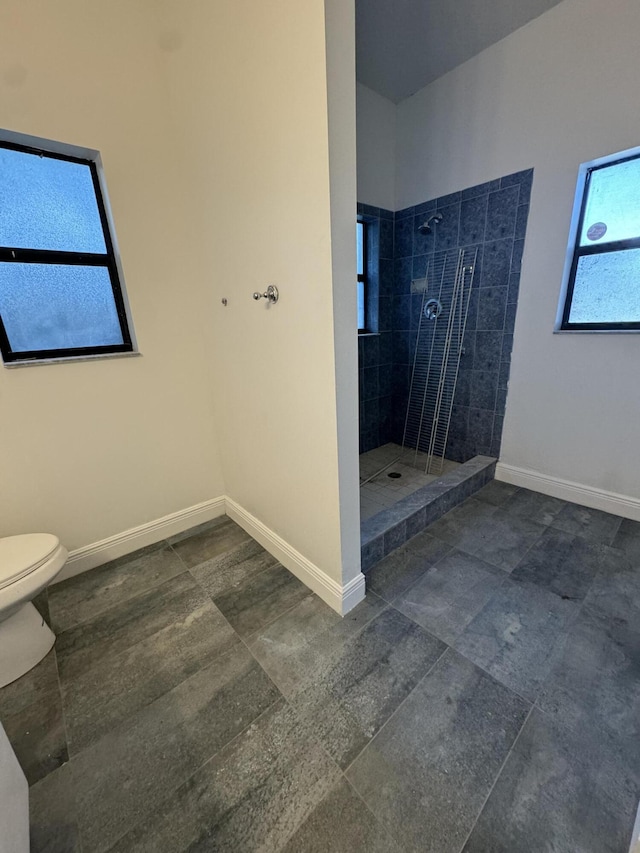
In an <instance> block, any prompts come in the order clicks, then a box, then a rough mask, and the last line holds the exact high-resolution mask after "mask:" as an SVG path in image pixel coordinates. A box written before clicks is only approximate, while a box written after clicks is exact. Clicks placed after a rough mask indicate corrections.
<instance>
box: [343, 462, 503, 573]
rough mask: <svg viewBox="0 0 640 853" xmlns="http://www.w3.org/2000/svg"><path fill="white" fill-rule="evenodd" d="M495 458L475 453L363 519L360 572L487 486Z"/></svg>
mask: <svg viewBox="0 0 640 853" xmlns="http://www.w3.org/2000/svg"><path fill="white" fill-rule="evenodd" d="M497 461H498V460H497V459H494V457H492V456H474V457H473V459H470V460H469V461H468V462H465V463H463V464H462V465H460V466H459V467H458V468H456V469H455V471H450V472H449V473H448V474H444V475H443V476H442V477H439V478H438V479H437V480H434V481H433V482H431V483H428V484H427V485H426V486H422V488H420V489H418V490H417V491H415V492H412V494H410V495H407V496H406V497H405V498H402V500H399V501H398V502H397V503H395V504H394V505H393V506H392V507H389V509H383V510H382V512H379V513H377V514H376V515H374V516H372V517H371V518H368V519H367V520H366V521H363V522H362V525H361V530H360V554H361V563H362V571H363V572H368V571H369V570H370V569H371V568H373V566H375V564H376V563H378V562H380V560H382V558H383V557H386V556H387V555H388V554H390V553H391V552H392V551H395V550H396V548H400V547H401V546H402V545H404V543H405V542H407V541H408V540H409V539H411V538H412V537H413V536H416V535H417V534H418V533H421V532H422V531H423V530H424V529H425V528H426V527H428V526H429V525H430V524H433V522H434V521H437V520H438V519H439V518H441V517H442V516H443V515H445V513H447V512H449V510H451V509H453V508H454V506H458V504H461V503H462V502H463V501H465V500H466V499H467V498H468V497H471V495H473V494H474V493H475V492H477V491H478V490H479V489H481V488H482V487H483V486H486V484H487V483H488V482H489V481H490V480H493V478H494V475H495V470H496V462H497Z"/></svg>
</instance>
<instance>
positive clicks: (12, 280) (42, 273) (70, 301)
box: [0, 264, 122, 352]
mask: <svg viewBox="0 0 640 853" xmlns="http://www.w3.org/2000/svg"><path fill="white" fill-rule="evenodd" d="M79 292H81V293H82V299H81V300H78V293H79ZM0 316H1V317H2V320H3V323H4V328H5V333H6V335H7V337H8V338H9V343H10V344H11V349H12V350H13V351H14V352H30V351H31V350H58V349H72V348H79V347H98V346H112V345H118V344H122V332H121V331H120V322H119V320H118V312H117V311H116V309H115V305H114V303H113V292H112V290H111V281H110V279H109V271H108V270H107V269H105V267H81V266H58V265H56V264H0Z"/></svg>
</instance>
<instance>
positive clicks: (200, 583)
mask: <svg viewBox="0 0 640 853" xmlns="http://www.w3.org/2000/svg"><path fill="white" fill-rule="evenodd" d="M254 541H255V540H254ZM242 544H246V543H242ZM234 550H235V549H234ZM263 551H264V552H265V554H269V552H268V551H267V550H266V548H263ZM225 553H231V552H225ZM219 556H221V555H219ZM253 556H258V555H257V554H254V555H253ZM269 556H270V557H272V558H273V560H274V562H273V563H272V564H271V565H270V566H265V567H264V568H262V569H259V570H258V571H257V572H254V573H253V574H251V575H248V576H247V577H246V578H243V579H242V580H241V581H240V582H239V584H241V583H244V582H245V581H249V580H253V579H254V578H257V577H259V576H260V575H262V574H264V573H265V572H268V571H269V569H273V568H274V566H282V563H281V562H280V561H279V560H278V559H277V557H274V556H273V554H270V555H269ZM211 559H213V558H211ZM247 559H248V560H250V559H252V558H251V557H248V558H247ZM208 562H209V560H203V562H202V563H198V565H197V566H192V567H191V568H190V569H187V571H188V572H189V574H190V575H191V577H192V578H193V580H194V581H195V583H197V584H198V586H199V587H200V588H201V589H202V590H203V591H204V593H205V595H207V596H208V597H209V598H210V599H211V601H213V603H214V604H215V599H214V597H213V595H212V594H211V593H210V592H209V590H208V589H207V588H206V587H205V585H204V584H203V583H202V581H200V580H198V578H197V577H196V576H195V575H194V574H193V572H194V569H201V568H202V566H204V564H205V563H208ZM244 562H247V561H246V560H242V561H241V563H237V564H236V565H242V563H244ZM282 568H283V569H286V566H282ZM287 571H288V570H287ZM290 574H292V573H291V572H290ZM294 577H295V575H294ZM239 584H238V585H239ZM232 588H233V585H232V586H231V587H228V588H227V589H225V590H224V591H223V592H221V593H219V594H218V593H217V594H216V598H220V597H221V596H223V595H225V594H226V593H227V592H229V591H230V590H231V589H232ZM217 606H218V605H217V604H216V607H217Z"/></svg>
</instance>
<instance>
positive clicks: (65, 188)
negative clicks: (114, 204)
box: [0, 148, 107, 253]
mask: <svg viewBox="0 0 640 853" xmlns="http://www.w3.org/2000/svg"><path fill="white" fill-rule="evenodd" d="M0 246H11V247H14V248H17V247H19V248H22V249H51V250H58V251H63V252H97V253H104V252H106V251H107V247H106V246H105V241H104V234H103V232H102V223H101V222H100V212H99V209H98V203H97V201H96V193H95V190H94V187H93V179H92V175H91V169H90V167H89V166H88V165H86V164H84V163H74V162H70V161H68V160H58V159H56V158H53V157H40V156H39V155H37V154H29V153H27V152H25V151H16V150H14V149H12V148H0Z"/></svg>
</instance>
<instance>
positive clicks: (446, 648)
mask: <svg viewBox="0 0 640 853" xmlns="http://www.w3.org/2000/svg"><path fill="white" fill-rule="evenodd" d="M397 612H399V611H397ZM401 615H403V616H404V614H401ZM405 618H406V617H405ZM418 627H420V626H418ZM420 630H422V631H424V628H421V629H420ZM425 634H428V635H429V637H433V634H429V632H428V631H425ZM433 639H435V640H437V642H439V643H444V641H443V640H438V638H437V637H433ZM450 650H451V646H449V644H448V643H444V649H443V650H442V652H441V653H440V654H439V655H438V657H437V658H436V660H435V661H434V662H433V663H432V664H431V666H430V667H429V669H428V670H427V672H425V674H424V675H423V676H422V678H420V679H418V681H417V682H416V683H415V684H414V686H413V687H412V688H411V690H410V691H409V692H408V693H407V695H406V696H405V697H404V699H403V700H402V702H400V704H399V705H397V707H396V708H394V710H393V712H392V713H391V714H390V715H389V716H388V717H387V719H386V720H385V721H384V723H383V724H382V725H381V726H380V728H379V729H378V731H377V732H376V733H375V734H374V735H373V737H372V738H371V739H370V740H369V742H368V743H366V744H365V745H364V746H363V747H362V749H361V750H360V752H359V753H358V754H357V755H356V756H355V758H354V759H353V760H352V761H350V762H349V764H348V765H347V766H346V767H345V768H344V770H343V771H342V772H343V773H344V774H345V776H346V775H347V773H348V771H349V770H351V768H352V767H353V765H354V764H355V762H356V761H357V760H358V759H359V758H361V757H362V756H363V754H364V753H365V752H366V751H367V750H368V749H369V747H370V746H371V745H372V744H373V742H374V741H375V740H376V738H378V737H379V736H380V734H381V732H382V731H383V730H384V729H385V728H386V726H387V725H388V724H389V723H390V722H391V720H392V719H393V718H394V717H395V716H396V714H397V713H398V712H399V711H400V709H401V708H402V707H403V705H404V704H405V703H406V702H408V700H409V697H410V696H412V695H413V693H414V692H415V691H416V690H417V689H418V687H420V685H421V684H422V682H423V681H424V680H425V679H426V678H428V677H429V675H431V673H432V671H433V669H434V668H435V667H436V666H437V665H438V664H439V663H440V661H441V660H442V658H443V657H444V656H445V655H446V654H447V652H448V651H450ZM347 779H348V777H347ZM351 784H353V783H351Z"/></svg>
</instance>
